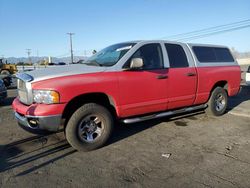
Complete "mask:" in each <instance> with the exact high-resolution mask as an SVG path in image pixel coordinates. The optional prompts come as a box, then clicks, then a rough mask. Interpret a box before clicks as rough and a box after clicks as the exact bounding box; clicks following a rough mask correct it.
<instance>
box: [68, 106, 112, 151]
mask: <svg viewBox="0 0 250 188" xmlns="http://www.w3.org/2000/svg"><path fill="white" fill-rule="evenodd" d="M113 124H114V121H113V117H112V115H111V113H110V112H109V111H108V110H107V109H106V108H105V107H103V106H101V105H98V104H95V103H88V104H85V105H83V106H82V107H80V108H79V109H78V110H76V112H74V114H73V115H72V116H71V118H70V119H69V121H68V124H67V126H66V128H65V134H66V139H67V140H68V142H69V143H70V145H71V146H72V147H73V148H75V149H76V150H79V151H89V150H94V149H97V148H99V147H101V146H103V145H104V144H105V143H106V141H107V140H108V138H109V137H110V135H111V133H112V130H113Z"/></svg>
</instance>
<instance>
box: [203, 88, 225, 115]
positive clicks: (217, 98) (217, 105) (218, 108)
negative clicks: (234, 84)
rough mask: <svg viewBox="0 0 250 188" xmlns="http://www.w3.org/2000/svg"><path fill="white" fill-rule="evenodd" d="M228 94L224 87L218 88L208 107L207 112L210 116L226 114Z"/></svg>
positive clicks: (213, 93)
mask: <svg viewBox="0 0 250 188" xmlns="http://www.w3.org/2000/svg"><path fill="white" fill-rule="evenodd" d="M227 102H228V97H227V92H226V91H225V89H223V88H222V87H216V88H215V89H214V90H213V92H212V94H211V96H210V99H209V101H208V103H207V104H208V107H207V109H206V112H207V113H208V114H209V115H213V116H221V115H223V114H224V113H225V111H226V109H227Z"/></svg>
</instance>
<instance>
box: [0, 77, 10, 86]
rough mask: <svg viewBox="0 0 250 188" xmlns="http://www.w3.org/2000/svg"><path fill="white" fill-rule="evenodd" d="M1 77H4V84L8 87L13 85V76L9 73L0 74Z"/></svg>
mask: <svg viewBox="0 0 250 188" xmlns="http://www.w3.org/2000/svg"><path fill="white" fill-rule="evenodd" d="M0 79H2V80H3V81H4V85H5V86H6V87H9V86H11V84H12V76H11V75H8V74H0Z"/></svg>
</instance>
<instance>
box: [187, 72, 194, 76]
mask: <svg viewBox="0 0 250 188" xmlns="http://www.w3.org/2000/svg"><path fill="white" fill-rule="evenodd" d="M186 75H187V76H196V74H195V73H193V72H189V73H187V74H186Z"/></svg>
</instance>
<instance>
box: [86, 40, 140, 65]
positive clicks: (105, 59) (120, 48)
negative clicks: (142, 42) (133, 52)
mask: <svg viewBox="0 0 250 188" xmlns="http://www.w3.org/2000/svg"><path fill="white" fill-rule="evenodd" d="M135 44H136V43H120V44H115V45H112V46H109V47H107V48H104V49H103V50H101V51H100V52H97V53H96V54H95V55H93V56H91V57H90V58H89V59H87V60H86V61H84V62H83V64H86V65H93V66H113V65H114V64H116V63H117V62H118V61H119V60H120V59H121V58H122V57H123V56H124V55H125V54H126V53H127V52H128V51H129V50H130V49H131V48H132V47H133V46H134V45H135Z"/></svg>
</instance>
